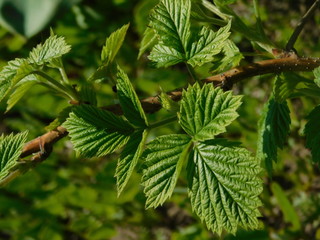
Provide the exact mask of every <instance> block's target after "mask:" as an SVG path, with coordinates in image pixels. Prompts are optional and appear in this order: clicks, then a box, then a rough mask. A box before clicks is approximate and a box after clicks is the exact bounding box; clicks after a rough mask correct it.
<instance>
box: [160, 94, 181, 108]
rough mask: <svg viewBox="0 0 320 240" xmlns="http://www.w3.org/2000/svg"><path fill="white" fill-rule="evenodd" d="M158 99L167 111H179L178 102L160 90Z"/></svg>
mask: <svg viewBox="0 0 320 240" xmlns="http://www.w3.org/2000/svg"><path fill="white" fill-rule="evenodd" d="M158 98H159V101H160V103H161V106H162V108H163V109H165V110H167V111H169V112H179V108H180V105H179V103H177V102H175V101H173V100H172V99H171V98H170V97H169V96H168V94H166V93H165V92H163V91H162V89H161V93H160V94H159V96H158Z"/></svg>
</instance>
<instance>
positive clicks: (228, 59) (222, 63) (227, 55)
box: [211, 40, 243, 74]
mask: <svg viewBox="0 0 320 240" xmlns="http://www.w3.org/2000/svg"><path fill="white" fill-rule="evenodd" d="M222 52H223V54H224V56H223V57H222V58H221V59H220V60H218V61H215V62H214V65H213V67H212V68H211V73H216V74H218V73H222V72H225V71H227V70H229V69H231V68H233V67H236V66H238V65H239V63H240V61H241V59H243V55H242V54H241V53H240V50H239V48H238V47H237V46H236V44H235V43H234V42H232V41H231V40H227V41H225V45H224V46H223V49H222Z"/></svg>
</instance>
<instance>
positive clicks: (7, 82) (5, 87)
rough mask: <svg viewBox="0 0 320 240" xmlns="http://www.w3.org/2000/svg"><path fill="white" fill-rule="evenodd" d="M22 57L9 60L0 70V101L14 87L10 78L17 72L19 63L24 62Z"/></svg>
mask: <svg viewBox="0 0 320 240" xmlns="http://www.w3.org/2000/svg"><path fill="white" fill-rule="evenodd" d="M24 61H25V60H24V59H21V58H16V59H15V60H12V61H9V62H8V65H6V66H5V67H4V68H3V69H2V70H1V72H0V101H2V100H3V98H4V97H5V96H6V95H7V94H8V93H9V92H10V90H11V89H12V88H13V87H14V84H13V83H12V79H13V78H14V77H15V75H16V74H17V70H18V69H19V67H20V65H21V64H22V63H23V62H24Z"/></svg>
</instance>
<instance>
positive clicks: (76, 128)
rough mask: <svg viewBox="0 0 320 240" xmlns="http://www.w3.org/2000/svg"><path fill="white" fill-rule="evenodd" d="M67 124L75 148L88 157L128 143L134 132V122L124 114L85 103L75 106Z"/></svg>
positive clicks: (104, 153) (103, 153) (105, 152)
mask: <svg viewBox="0 0 320 240" xmlns="http://www.w3.org/2000/svg"><path fill="white" fill-rule="evenodd" d="M63 126H64V127H65V128H66V129H67V130H68V132H69V136H70V137H71V142H72V143H73V146H74V148H75V150H77V151H78V152H80V153H81V154H82V155H83V156H85V157H93V156H103V155H106V154H109V153H112V152H114V151H115V150H117V149H120V148H121V147H122V146H123V145H124V144H126V143H127V141H128V140H129V138H130V135H131V134H132V133H133V128H132V127H131V125H130V124H129V123H128V122H126V121H124V120H123V119H122V118H121V117H118V116H116V115H114V114H113V113H111V112H108V111H104V110H101V109H99V108H97V107H94V106H90V105H85V104H83V105H80V106H76V107H74V109H73V110H72V112H71V113H70V116H69V118H68V119H67V120H66V121H65V123H64V124H63Z"/></svg>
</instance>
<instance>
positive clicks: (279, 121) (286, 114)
mask: <svg viewBox="0 0 320 240" xmlns="http://www.w3.org/2000/svg"><path fill="white" fill-rule="evenodd" d="M290 123H291V120H290V110H289V108H288V105H287V102H282V103H280V102H277V101H275V99H274V97H273V96H272V97H271V98H270V100H269V101H268V103H267V104H266V105H265V108H264V110H263V114H262V118H261V122H260V124H259V125H260V126H259V129H260V130H259V139H258V149H257V157H258V158H260V159H262V160H264V162H265V166H266V169H267V170H268V172H269V174H271V173H272V161H275V162H276V161H277V148H280V149H282V148H283V147H284V144H285V142H286V140H287V137H288V134H289V130H290Z"/></svg>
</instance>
